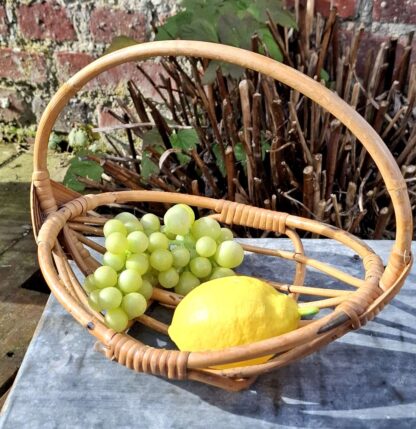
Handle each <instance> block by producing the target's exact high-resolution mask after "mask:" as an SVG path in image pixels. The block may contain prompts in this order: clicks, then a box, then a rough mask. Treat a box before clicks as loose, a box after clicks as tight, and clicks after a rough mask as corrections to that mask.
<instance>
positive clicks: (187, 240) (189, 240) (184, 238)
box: [176, 234, 196, 249]
mask: <svg viewBox="0 0 416 429" xmlns="http://www.w3.org/2000/svg"><path fill="white" fill-rule="evenodd" d="M176 241H178V242H179V243H180V244H183V245H184V246H185V247H186V248H187V249H193V248H194V247H195V244H196V239H195V237H194V236H193V235H192V234H186V235H177V236H176Z"/></svg>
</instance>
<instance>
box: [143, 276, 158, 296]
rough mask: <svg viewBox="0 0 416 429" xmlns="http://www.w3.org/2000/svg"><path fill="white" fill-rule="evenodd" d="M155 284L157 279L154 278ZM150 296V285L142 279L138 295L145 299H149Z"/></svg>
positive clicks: (151, 291) (151, 292)
mask: <svg viewBox="0 0 416 429" xmlns="http://www.w3.org/2000/svg"><path fill="white" fill-rule="evenodd" d="M156 282H157V278H155V284H156ZM152 294H153V286H152V284H151V283H150V282H149V280H147V279H145V278H144V277H143V283H142V286H141V288H140V295H143V296H144V297H145V298H146V299H150V297H151V296H152Z"/></svg>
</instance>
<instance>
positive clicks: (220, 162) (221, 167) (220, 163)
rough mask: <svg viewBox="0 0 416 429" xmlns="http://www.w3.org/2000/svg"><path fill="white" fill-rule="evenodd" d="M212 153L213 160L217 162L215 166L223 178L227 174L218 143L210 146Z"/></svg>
mask: <svg viewBox="0 0 416 429" xmlns="http://www.w3.org/2000/svg"><path fill="white" fill-rule="evenodd" d="M212 153H213V154H214V156H215V160H216V161H217V165H218V168H219V170H220V172H221V174H222V176H223V177H225V175H226V174H227V173H226V170H225V164H224V158H223V157H222V154H221V149H220V145H219V144H218V143H215V144H214V145H213V146H212Z"/></svg>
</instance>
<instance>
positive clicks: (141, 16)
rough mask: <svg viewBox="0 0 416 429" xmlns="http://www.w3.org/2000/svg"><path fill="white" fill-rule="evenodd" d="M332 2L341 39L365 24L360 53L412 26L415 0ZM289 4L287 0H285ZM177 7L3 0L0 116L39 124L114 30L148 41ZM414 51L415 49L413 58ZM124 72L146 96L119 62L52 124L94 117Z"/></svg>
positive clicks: (319, 6)
mask: <svg viewBox="0 0 416 429" xmlns="http://www.w3.org/2000/svg"><path fill="white" fill-rule="evenodd" d="M332 2H333V3H334V4H335V5H336V6H337V7H338V11H339V15H340V18H341V21H342V22H341V25H340V31H341V32H342V34H343V36H344V37H343V39H344V40H346V41H347V40H348V39H349V38H350V37H351V34H352V32H353V31H354V28H355V27H356V26H357V25H358V24H359V23H363V24H364V25H365V29H366V30H365V36H364V41H365V43H363V46H362V48H361V52H360V54H361V55H362V56H363V57H365V55H366V50H368V49H373V48H377V46H379V45H380V43H382V42H383V41H384V40H386V38H387V37H388V36H397V37H398V38H399V43H404V40H405V37H404V35H405V34H407V33H408V32H409V31H411V30H414V29H415V26H416V1H415V0H388V1H381V0H374V1H373V0H332ZM293 3H294V2H293V1H289V0H288V1H287V4H288V5H289V6H290V5H291V4H293ZM330 3H331V1H330V0H315V8H316V10H317V11H318V12H319V13H321V14H322V15H324V16H327V14H328V11H329V7H330ZM175 7H176V1H175V0H155V1H148V0H108V1H104V0H82V1H81V0H79V1H75V0H46V1H39V0H35V1H30V0H6V1H4V0H0V122H10V121H15V122H19V123H21V124H32V123H35V122H37V121H38V120H39V117H40V115H41V113H42V111H43V109H44V108H45V106H46V104H47V102H48V100H49V99H50V97H51V95H52V94H53V93H54V92H55V91H56V90H57V88H58V87H59V85H60V84H61V83H63V82H64V81H65V80H66V79H68V77H70V76H71V75H73V74H74V73H75V72H76V71H77V70H79V69H80V68H82V67H83V66H85V65H86V64H88V63H89V62H91V61H92V60H93V59H94V58H96V57H97V56H99V55H101V54H102V53H103V52H104V50H105V48H106V46H108V44H109V42H110V41H111V40H112V38H113V37H114V36H116V35H128V36H131V37H134V38H135V39H137V40H139V41H146V40H150V39H151V21H152V19H154V17H155V16H160V17H163V16H166V15H168V14H169V13H171V12H172V10H175ZM414 43H416V42H414ZM415 52H416V47H415V49H413V62H414V61H415V60H416V58H415V57H416V55H415ZM145 67H146V68H147V70H148V71H149V72H150V73H157V72H158V71H159V68H160V67H159V65H158V64H157V63H148V64H146V65H145ZM129 77H133V78H136V79H137V80H138V81H139V83H140V82H141V83H142V85H143V86H144V87H145V90H147V91H148V94H149V95H150V94H151V88H149V87H146V85H145V83H144V81H143V78H142V76H141V75H140V73H138V72H137V69H136V68H135V67H134V65H133V64H125V65H122V66H120V67H118V68H117V69H113V70H111V71H108V72H106V73H105V74H103V75H101V76H100V77H98V78H97V79H95V81H93V82H91V83H89V84H88V85H87V86H86V87H85V88H84V89H83V90H82V91H81V93H80V94H79V95H78V96H77V98H76V99H74V100H73V102H72V104H71V106H69V107H68V108H67V109H66V110H65V112H64V114H63V117H62V118H60V120H59V122H58V126H57V129H59V130H64V129H67V128H68V126H69V125H70V124H71V123H72V122H76V121H86V120H89V121H91V120H95V119H94V118H96V117H95V116H94V115H95V114H96V113H97V112H99V111H100V110H101V107H102V105H103V104H107V103H111V101H112V97H114V96H116V95H120V94H121V93H122V91H123V90H124V86H123V84H124V83H125V82H126V80H127V78H129ZM101 119H102V120H104V119H105V116H104V115H102V117H101ZM0 126H1V125H0Z"/></svg>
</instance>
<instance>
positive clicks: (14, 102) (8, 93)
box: [0, 88, 33, 124]
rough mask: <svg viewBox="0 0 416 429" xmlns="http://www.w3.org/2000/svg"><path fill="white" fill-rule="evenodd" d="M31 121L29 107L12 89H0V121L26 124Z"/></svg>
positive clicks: (31, 115) (31, 116)
mask: <svg viewBox="0 0 416 429" xmlns="http://www.w3.org/2000/svg"><path fill="white" fill-rule="evenodd" d="M32 119H33V114H32V112H31V109H30V107H29V105H28V104H27V103H26V102H25V101H24V100H23V98H22V97H21V96H20V95H18V94H17V92H16V91H15V90H13V89H9V88H0V121H3V122H11V121H17V122H19V123H22V124H23V123H28V122H30V121H31V120H32Z"/></svg>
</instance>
